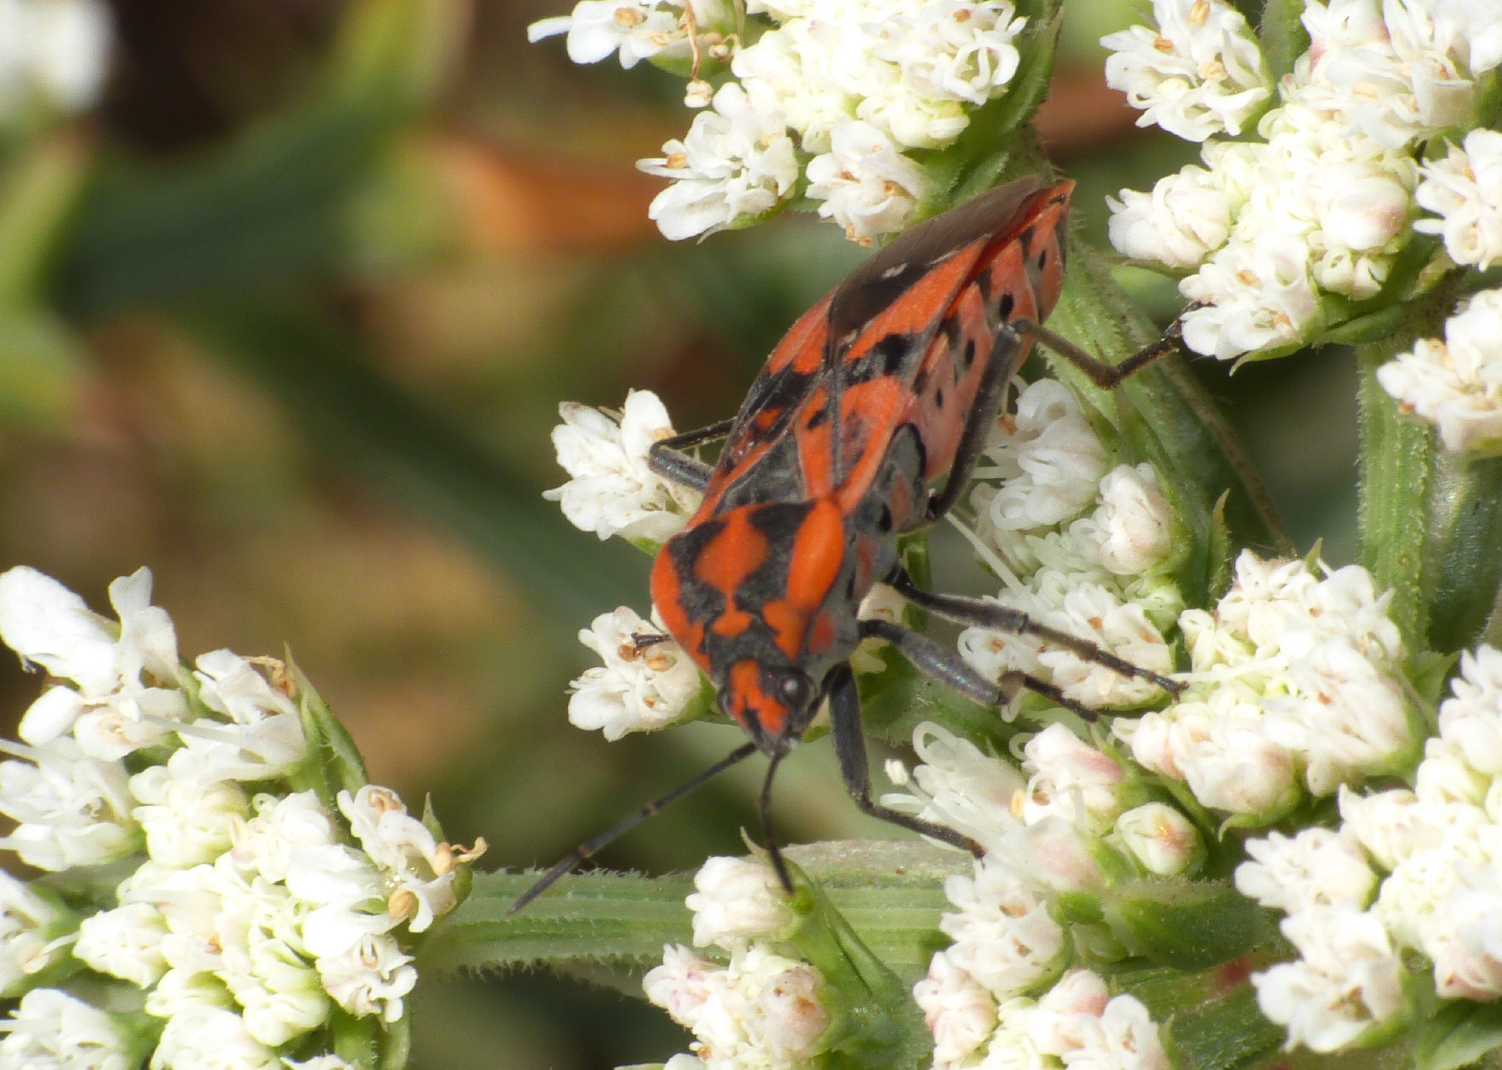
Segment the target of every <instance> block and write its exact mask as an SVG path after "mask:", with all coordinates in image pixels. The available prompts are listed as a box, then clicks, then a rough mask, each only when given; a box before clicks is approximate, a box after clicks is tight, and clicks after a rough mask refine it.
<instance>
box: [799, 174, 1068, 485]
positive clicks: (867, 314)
mask: <svg viewBox="0 0 1502 1070" xmlns="http://www.w3.org/2000/svg"><path fill="white" fill-rule="evenodd" d="M1043 188H1044V185H1043V182H1042V181H1041V180H1039V179H1038V178H1031V177H1030V178H1021V179H1018V180H1017V181H1016V182H1010V183H1008V184H1007V185H1005V186H998V187H997V188H996V189H993V190H991V191H990V192H988V193H984V194H982V195H981V196H979V197H976V198H975V199H974V200H971V201H968V202H966V203H965V204H963V205H961V206H960V207H958V208H955V209H952V210H951V211H948V212H945V213H944V214H943V215H941V216H938V217H936V218H934V219H931V220H929V221H928V222H926V223H924V224H922V225H920V226H917V227H914V228H913V229H912V230H910V231H908V232H907V233H906V234H903V235H902V236H901V237H900V238H898V239H897V240H896V241H894V242H892V244H890V245H888V246H887V247H886V248H884V249H882V250H881V251H880V252H878V253H877V254H876V255H875V256H873V257H871V259H869V260H867V261H866V262H865V263H864V264H862V265H861V266H860V267H859V268H857V269H856V270H855V272H854V273H853V274H851V275H850V277H849V278H847V279H846V280H845V282H844V283H843V284H842V285H841V286H840V288H839V289H838V290H837V291H835V294H834V296H833V297H832V298H831V299H830V302H829V335H828V339H829V340H828V342H827V343H826V347H825V352H824V370H825V374H826V375H827V376H828V381H829V410H830V416H831V420H832V423H833V426H832V427H831V429H830V433H831V438H830V441H831V443H832V444H833V448H834V474H835V482H836V483H840V482H842V481H843V480H844V478H845V475H846V469H845V457H844V448H843V447H844V437H843V434H842V429H841V427H840V415H841V413H842V412H843V411H844V409H843V407H842V406H843V404H844V398H843V395H844V387H845V381H844V376H843V374H842V371H841V370H842V368H843V365H844V359H845V352H846V350H847V349H848V347H849V345H850V343H851V342H852V341H854V340H855V339H856V338H858V337H860V332H861V330H862V329H863V328H864V327H865V326H866V325H867V324H869V323H871V322H872V321H873V320H875V319H876V318H877V317H878V316H880V315H881V313H882V312H884V311H885V310H886V309H888V308H890V307H891V306H892V305H893V304H894V303H895V302H897V301H898V300H899V299H900V298H901V297H902V295H903V294H905V293H906V292H907V291H908V290H909V289H910V288H911V287H912V286H913V285H914V284H915V283H916V282H917V281H918V280H919V279H921V278H923V277H924V276H925V275H926V274H927V273H928V272H929V271H930V270H931V269H932V268H933V267H934V265H936V264H940V263H942V262H943V261H945V260H947V259H948V258H949V257H951V256H953V255H954V254H955V253H956V252H958V251H959V250H960V249H963V248H964V247H965V246H967V245H971V244H974V243H975V241H976V239H977V238H980V237H984V236H990V235H994V234H996V233H997V232H999V231H1001V230H1002V229H1003V228H1004V227H1005V226H1006V225H1007V224H1008V223H1010V222H1012V221H1013V220H1015V219H1016V218H1017V214H1018V211H1019V210H1020V209H1021V208H1022V206H1023V205H1024V204H1025V203H1026V202H1027V199H1028V198H1029V197H1032V196H1034V195H1035V194H1037V193H1038V192H1039V191H1040V190H1042V189H1043ZM957 292H958V291H957ZM941 312H942V310H936V314H935V315H934V316H933V319H932V321H931V322H930V324H929V325H928V327H927V329H926V330H925V331H924V332H923V333H922V334H921V335H915V336H913V337H911V338H908V339H905V343H906V352H907V359H908V360H909V361H912V362H914V363H916V362H917V361H918V360H921V359H922V355H923V354H924V353H925V352H927V350H928V346H929V344H930V343H931V342H932V341H933V336H934V333H935V331H936V330H937V329H938V326H939V323H940V322H941V321H942V319H943V316H942V315H941V314H940V313H941Z"/></svg>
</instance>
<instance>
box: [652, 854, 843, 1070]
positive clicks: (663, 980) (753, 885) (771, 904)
mask: <svg viewBox="0 0 1502 1070" xmlns="http://www.w3.org/2000/svg"><path fill="white" fill-rule="evenodd" d="M694 885H695V888H696V889H697V891H696V892H695V893H694V894H692V895H690V896H689V897H688V900H687V903H688V906H689V909H690V910H692V911H693V912H694V943H695V944H696V945H699V946H705V945H709V944H714V945H718V946H719V947H720V948H721V949H722V950H723V951H725V952H726V953H728V955H729V961H728V962H727V963H726V964H725V965H720V964H719V963H716V962H713V961H711V960H710V959H707V958H704V957H703V956H701V955H698V954H696V953H694V951H692V950H691V949H689V948H687V947H682V946H674V945H669V946H667V947H665V948H663V960H662V965H660V966H657V967H654V968H653V969H652V970H651V971H650V972H649V973H648V974H647V976H646V977H645V978H644V979H643V981H642V987H643V988H644V989H645V990H646V993H647V998H648V999H649V1000H651V1001H652V1002H653V1003H655V1004H657V1006H659V1007H661V1008H663V1009H664V1010H666V1011H667V1012H668V1014H669V1015H670V1016H671V1017H672V1019H673V1020H674V1021H675V1022H677V1023H678V1024H679V1025H681V1026H683V1027H684V1028H686V1029H688V1030H690V1031H691V1032H692V1033H693V1034H694V1038H695V1039H694V1042H693V1043H692V1045H690V1048H691V1051H692V1054H688V1055H678V1056H675V1057H674V1058H673V1059H672V1060H671V1061H670V1062H669V1063H668V1066H670V1067H672V1068H673V1070H750V1068H753V1067H754V1068H756V1070H796V1068H799V1067H803V1066H806V1065H808V1062H809V1060H810V1059H812V1058H813V1057H814V1056H816V1055H817V1054H819V1051H820V1042H821V1041H822V1039H823V1037H824V1033H825V1031H826V1030H827V1029H828V1028H829V1024H830V1014H829V1012H828V1010H827V1009H826V1007H825V1005H824V995H823V988H824V979H823V977H822V976H820V974H819V971H818V970H817V969H816V968H815V967H813V966H812V965H810V964H809V963H807V962H803V961H800V960H798V959H792V958H787V957H785V956H783V955H780V954H778V953H776V952H775V951H773V950H771V947H770V946H769V944H768V941H774V940H776V939H778V938H779V937H782V936H785V935H787V933H788V932H789V930H790V929H791V927H792V926H793V925H794V924H795V923H796V920H797V919H796V917H795V916H794V914H793V912H792V910H791V908H790V907H789V906H788V905H787V901H786V899H785V898H784V896H783V894H782V889H781V888H780V887H779V886H778V883H777V877H776V875H775V874H774V873H773V872H772V870H771V867H770V866H767V865H765V864H763V863H761V862H757V861H751V860H747V859H738V858H711V859H709V861H708V862H706V863H705V864H704V867H703V868H702V869H700V870H699V873H698V875H697V876H696V877H695V878H694Z"/></svg>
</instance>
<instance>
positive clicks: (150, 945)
mask: <svg viewBox="0 0 1502 1070" xmlns="http://www.w3.org/2000/svg"><path fill="white" fill-rule="evenodd" d="M166 935H167V919H166V918H164V917H163V916H162V912H161V911H159V910H157V908H156V907H154V906H152V905H151V904H150V903H127V904H125V905H124V906H121V907H116V908H115V909H114V910H101V911H100V912H99V913H97V914H95V915H93V916H92V917H88V918H85V919H84V920H83V923H82V924H81V925H79V927H78V941H77V943H75V944H74V945H73V955H74V957H76V958H77V959H78V960H79V961H80V962H83V963H86V964H87V965H88V966H89V967H90V968H91V969H94V970H97V971H99V972H100V973H107V974H109V975H110V976H112V977H119V978H120V979H121V980H125V981H129V982H130V983H131V984H133V985H136V986H138V987H140V988H150V987H151V986H152V985H154V984H156V983H157V981H159V980H161V977H162V974H164V973H166V972H167V960H166V959H165V958H163V957H162V938H163V937H165V936H166Z"/></svg>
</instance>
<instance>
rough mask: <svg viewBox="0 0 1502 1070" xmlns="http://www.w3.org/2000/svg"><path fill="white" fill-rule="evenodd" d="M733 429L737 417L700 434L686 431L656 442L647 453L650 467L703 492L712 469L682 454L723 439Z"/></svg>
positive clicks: (721, 421)
mask: <svg viewBox="0 0 1502 1070" xmlns="http://www.w3.org/2000/svg"><path fill="white" fill-rule="evenodd" d="M733 426H735V418H734V417H731V418H730V419H728V420H719V421H716V422H715V423H712V424H710V425H709V426H708V427H701V428H699V429H698V430H697V431H685V432H684V433H683V434H681V435H673V436H672V437H671V438H665V439H663V440H662V441H660V442H654V443H652V448H651V449H649V450H648V451H647V467H648V468H650V469H652V471H654V472H656V473H657V474H658V475H660V476H662V478H663V479H671V480H672V481H673V482H674V483H681V484H682V485H683V486H685V487H689V488H691V489H693V490H703V489H704V488H705V487H707V486H709V473H710V472H711V471H712V469H711V468H710V466H709V465H707V464H705V463H704V462H703V461H700V460H696V459H695V458H693V457H688V456H685V455H684V454H683V453H681V452H680V451H681V450H686V449H689V448H691V447H693V446H702V445H703V444H704V443H706V442H713V441H715V440H716V439H721V438H724V437H725V436H726V435H728V434H730V429H731V428H732V427H733Z"/></svg>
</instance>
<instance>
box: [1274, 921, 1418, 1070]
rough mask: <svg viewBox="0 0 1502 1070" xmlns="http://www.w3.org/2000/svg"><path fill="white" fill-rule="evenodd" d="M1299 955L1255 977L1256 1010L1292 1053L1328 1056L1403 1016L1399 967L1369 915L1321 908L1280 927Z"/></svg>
mask: <svg viewBox="0 0 1502 1070" xmlns="http://www.w3.org/2000/svg"><path fill="white" fill-rule="evenodd" d="M1282 928H1283V933H1284V935H1285V936H1287V937H1288V939H1289V940H1291V941H1292V942H1293V944H1294V946H1296V947H1297V948H1298V949H1299V952H1300V954H1301V955H1302V956H1303V957H1302V958H1300V959H1299V960H1298V961H1296V962H1285V963H1282V964H1280V965H1277V966H1274V967H1273V968H1272V969H1270V970H1268V971H1267V972H1265V973H1256V974H1253V975H1252V984H1253V986H1255V987H1256V989H1257V1005H1258V1006H1259V1007H1261V1008H1262V1013H1263V1014H1264V1015H1266V1016H1267V1017H1268V1018H1269V1019H1271V1020H1272V1021H1274V1022H1276V1023H1278V1024H1279V1025H1282V1026H1284V1027H1286V1028H1287V1030H1288V1043H1287V1044H1286V1045H1285V1048H1287V1049H1292V1048H1294V1047H1296V1046H1299V1045H1302V1046H1304V1047H1306V1048H1308V1049H1309V1050H1310V1051H1315V1052H1331V1051H1336V1050H1338V1049H1340V1048H1343V1047H1345V1046H1347V1045H1348V1044H1351V1043H1352V1042H1354V1041H1355V1040H1357V1039H1358V1038H1359V1037H1360V1036H1361V1035H1362V1034H1363V1033H1365V1032H1367V1030H1369V1029H1372V1028H1374V1027H1376V1026H1378V1025H1380V1024H1381V1023H1383V1022H1386V1021H1388V1020H1389V1019H1392V1018H1394V1017H1396V1016H1397V1015H1398V1014H1401V1013H1402V1011H1403V1008H1404V1006H1405V1005H1406V999H1405V997H1404V994H1403V986H1402V979H1403V968H1402V964H1401V963H1400V962H1399V960H1398V957H1397V955H1396V954H1395V952H1394V951H1393V948H1392V944H1391V942H1390V941H1389V940H1388V936H1387V931H1386V930H1385V929H1384V928H1383V927H1382V922H1381V921H1380V920H1379V919H1378V918H1377V917H1376V915H1374V914H1371V913H1362V912H1360V911H1355V910H1348V909H1340V908H1325V909H1316V910H1308V911H1303V912H1301V913H1298V914H1295V915H1293V916H1291V917H1289V918H1285V919H1284V921H1283V925H1282Z"/></svg>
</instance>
